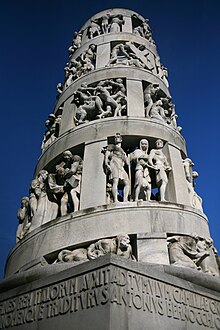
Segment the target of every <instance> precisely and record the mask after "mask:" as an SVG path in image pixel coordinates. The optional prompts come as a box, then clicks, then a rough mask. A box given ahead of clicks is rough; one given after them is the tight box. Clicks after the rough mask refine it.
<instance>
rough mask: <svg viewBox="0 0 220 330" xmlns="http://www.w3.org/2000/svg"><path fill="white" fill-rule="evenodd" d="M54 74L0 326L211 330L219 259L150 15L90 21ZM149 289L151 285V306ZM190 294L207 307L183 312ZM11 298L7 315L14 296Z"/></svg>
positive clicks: (114, 12)
mask: <svg viewBox="0 0 220 330" xmlns="http://www.w3.org/2000/svg"><path fill="white" fill-rule="evenodd" d="M64 71H65V79H64V83H59V84H58V85H57V92H58V95H57V102H56V105H55V109H54V113H53V114H50V115H49V117H48V119H47V121H46V123H45V126H46V132H45V134H44V138H43V142H42V155H41V157H40V158H39V161H38V163H37V166H36V171H35V176H34V180H32V182H31V184H30V193H29V196H28V197H27V196H26V197H24V198H22V204H21V207H20V208H19V211H18V219H19V222H20V224H19V227H18V231H17V244H16V245H15V247H14V249H13V250H12V251H11V253H10V255H9V257H8V260H7V265H6V272H5V276H6V279H5V280H4V281H3V282H2V285H0V288H2V290H3V291H4V290H5V289H6V288H7V289H12V288H13V287H15V286H20V285H24V284H25V282H24V280H23V279H24V278H26V279H28V281H30V282H31V283H32V284H31V286H30V284H29V285H28V286H26V287H25V288H24V286H22V287H21V288H23V289H21V291H20V293H19V290H18V291H16V293H15V292H12V291H10V292H12V293H9V296H10V297H11V298H10V299H11V301H12V302H11V304H9V305H10V306H11V308H10V307H8V309H7V308H6V307H5V306H6V305H4V303H3V304H2V305H1V304H0V306H3V307H2V310H3V312H2V314H1V322H0V328H2V329H3V328H7V327H8V328H9V327H13V326H14V325H17V326H19V327H18V328H19V329H26V328H27V329H32V327H33V329H46V327H47V328H48V326H49V327H53V326H56V328H57V323H56V322H58V328H59V329H61V327H62V328H63V326H64V325H65V329H70V328H71V325H72V326H75V327H76V328H78V329H93V328H94V329H119V328H120V329H128V328H129V329H143V328H146V329H148V328H147V327H146V324H147V323H148V322H149V329H170V328H173V329H174V328H175V329H185V328H186V327H187V329H197V328H200V329H201V327H202V328H205V327H210V328H217V329H220V321H219V320H220V319H219V318H218V317H217V315H218V314H219V311H220V309H218V308H219V306H220V305H219V302H217V300H216V296H215V293H214V291H215V290H217V289H216V288H217V283H218V279H214V278H212V276H211V275H215V276H217V277H218V275H219V269H218V258H217V257H216V252H215V250H214V247H213V244H212V240H211V237H210V233H209V227H208V221H207V218H206V216H205V214H204V213H203V209H202V200H201V198H200V197H199V196H198V195H197V194H196V192H195V190H194V179H195V178H196V177H197V176H198V174H197V172H195V171H193V170H192V167H193V165H194V164H193V162H192V161H191V159H190V158H188V155H187V152H186V145H185V140H184V138H183V136H182V135H181V127H179V126H178V125H177V115H176V112H175V106H174V104H173V103H172V98H171V96H170V92H169V84H168V71H167V68H165V67H164V66H163V65H162V64H161V61H160V57H159V55H158V52H157V49H156V45H155V42H154V40H153V37H152V31H151V29H150V26H149V22H148V20H146V19H145V18H143V17H142V16H140V15H139V14H137V13H135V12H133V11H130V10H125V9H111V10H106V11H103V12H101V13H98V14H97V15H95V16H93V17H92V18H91V19H90V20H89V21H87V22H86V24H85V25H84V26H83V27H82V29H81V30H80V31H79V32H76V33H75V35H74V40H73V42H72V45H71V46H70V48H69V62H68V63H67V64H66V66H65V68H64ZM109 253H112V254H115V255H116V256H105V257H104V256H103V255H105V254H109ZM101 256H102V258H99V257H101ZM94 259H97V260H94ZM91 260H93V261H91ZM85 261H89V262H85ZM79 263H80V265H78V264H79ZM149 263H150V264H154V265H151V267H152V269H153V272H152V273H151V271H146V269H148V265H149ZM161 265H164V266H163V268H161V267H162V266H161ZM171 265H172V266H171ZM73 266H74V267H73ZM177 266H178V267H177ZM72 267H73V268H72ZM66 268H71V269H69V270H66V273H65V272H64V273H62V275H59V274H60V271H61V270H64V269H66ZM71 271H72V273H71ZM165 273H166V274H165ZM167 273H169V274H172V276H171V275H167ZM51 274H55V275H54V277H50V276H49V275H51ZM65 274H66V275H65ZM73 274H74V280H71V276H73ZM82 274H88V276H90V277H89V278H90V280H88V278H87V280H85V278H84V277H83V276H85V275H82ZM89 274H90V275H89ZM91 274H93V275H91ZM109 274H110V275H109ZM112 274H113V275H112ZM137 274H139V275H137ZM45 275H47V276H48V280H46V282H45ZM174 275H175V276H177V277H174ZM77 276H78V277H77ZM91 276H92V277H91ZM183 276H184V277H185V279H187V280H188V281H191V282H192V283H195V278H196V284H197V286H196V287H193V284H192V285H191V287H190V285H189V284H188V282H186V281H184V280H180V279H178V277H183ZM39 278H40V279H41V278H43V279H41V281H42V282H39V281H38V282H35V281H34V280H35V279H39ZM76 278H77V279H78V282H77V283H80V284H77V285H78V286H77V285H76V282H75V281H76ZM149 278H151V280H149ZM202 278H203V279H204V278H205V279H206V282H207V283H209V284H208V286H207V285H206V288H205V289H204V292H205V293H204V292H203V291H202V288H200V289H199V288H198V285H203V284H202V283H203V281H202ZM207 278H208V280H207ZM71 281H72V282H71ZM84 281H85V282H84ZM88 281H89V282H88ZM126 281H127V282H126ZM147 281H152V283H150V282H149V284H147V283H148V282H147ZM90 282H91V283H93V284H91V283H90ZM125 282H126V284H125ZM39 283H40V284H39ZM62 283H63V284H62ZM65 283H66V284H65ZM210 283H211V284H210ZM114 284H115V285H116V286H118V289H115V290H116V291H115V293H114V288H113V286H114ZM53 285H54V289H52V286H53ZM71 285H72V287H71ZM124 285H126V286H127V294H125V292H123V293H122V291H120V290H121V289H120V287H121V288H122V287H123V286H124ZM148 285H149V286H151V288H154V289H152V290H153V291H155V290H156V291H157V290H159V291H158V292H156V291H155V292H153V291H152V290H151V291H152V292H151V294H152V300H149V290H150V287H148ZM111 286H112V287H111ZM45 287H47V292H48V293H45V294H46V295H48V296H47V297H46V296H44V293H43V288H45ZM55 287H56V289H55ZM99 287H100V290H101V291H100V292H98V290H99V289H98V288H99ZM140 287H141V288H142V289H140ZM207 287H208V289H207ZM94 288H96V289H94ZM180 288H181V289H180ZM14 290H15V289H14ZM22 290H23V291H22ZM45 290H46V289H45ZM56 290H58V291H56ZM77 290H78V291H77ZM94 290H95V291H94ZM135 290H136V291H139V290H140V291H141V292H142V293H141V295H139V294H138V293H137V294H136V293H135V292H136V291H135ZM178 290H182V291H181V292H182V294H183V292H184V297H185V298H184V299H183V297H182V298H181V299H182V300H181V299H180V300H181V301H180V300H178V299H179V298H178V299H177V298H175V297H176V296H175V294H174V293H175V292H177V291H178ZM187 290H188V291H187ZM193 290H194V291H193ZM196 290H198V291H196ZM200 290H201V291H202V292H200ZM208 290H209V291H208ZM212 290H214V291H212ZM55 291H56V292H55ZM70 291H71V292H70ZM87 291H88V292H90V294H91V296H87V298H85V297H83V296H82V292H84V293H85V294H86V292H87ZM96 291H97V292H96ZM168 291H169V292H171V291H172V292H173V293H172V294H173V296H172V297H171V295H172V294H171V293H168ZM217 291H218V290H217ZM25 292H26V298H24V297H25ZM27 292H28V293H27ZM45 292H46V291H45ZM49 292H50V293H49ZM94 292H95V293H94ZM187 292H188V293H187ZM189 292H191V293H189ZM193 292H194V293H193ZM198 292H199V293H200V295H201V297H202V295H203V296H204V295H205V296H206V297H207V298H206V305H207V306H208V305H209V307H207V306H206V309H205V308H204V309H202V307H201V306H200V307H198V306H197V307H196V306H195V304H194V305H193V304H191V305H190V302H189V300H190V299H191V298H189V297H196V294H197V296H198V297H197V299H201V298H200V296H199V295H198ZM21 293H22V294H23V295H22V296H21V298H19V299H20V300H19V301H20V306H21V308H18V307H17V305H16V303H15V302H14V304H13V299H15V300H14V301H16V299H18V298H12V297H15V296H16V297H18V295H19V294H20V295H21ZM74 294H75V296H74ZM143 294H144V295H145V298H143V297H142V296H143ZM187 294H188V296H187ZM71 295H72V298H71V299H72V300H71V302H70V298H68V299H67V297H69V296H71ZM128 295H129V297H128ZM190 295H191V296H190ZM9 296H8V295H7V294H5V296H4V299H6V298H7V299H8V301H9ZM55 296H56V297H55ZM73 296H74V299H73ZM65 297H66V298H65ZM77 297H81V298H77ZM146 297H147V298H146ZM187 297H188V298H187ZM25 299H26V302H24V300H25ZM64 299H66V300H65V301H66V302H65V301H64ZM77 299H80V302H79V301H77ZM144 299H145V300H144ZM146 299H148V301H147V300H146ZM150 299H151V298H150ZM175 299H176V300H175ZM192 299H194V298H192ZM195 299H196V298H195ZM211 299H214V300H213V301H212V300H211ZM54 301H58V302H57V303H55V302H54ZM73 301H74V302H73ZM54 304H55V305H54ZM65 304H66V305H65ZM178 304H179V306H180V307H179V306H177V305H178ZM181 304H182V305H181ZM15 305H16V306H15ZM61 305H62V306H61ZM188 305H189V308H191V309H192V308H194V309H192V310H193V312H190V311H189V308H188V307H187V308H188V309H187V311H185V310H183V309H184V308H185V309H186V306H188ZM7 306H8V305H7ZM210 306H212V307H210ZM213 306H214V307H213ZM93 307H94V308H93ZM116 307H117V308H118V310H117V308H116ZM16 308H18V309H16ZM27 308H30V310H29V312H28V310H27ZM31 308H32V309H31ZM196 308H197V309H198V310H199V311H198V310H197V311H196ZM6 309H7V310H6ZM131 309H132V311H133V313H132V314H131V315H130V316H129V315H127V313H128V310H131ZM146 310H148V312H146ZM175 310H178V311H176V312H175ZM19 311H23V314H22V313H21V314H22V315H23V316H20V319H21V320H20V319H19V320H20V321H19V320H18V319H17V313H19ZM215 311H216V313H215ZM12 312H15V315H16V316H14V319H13V316H10V317H9V316H8V318H7V315H11V314H10V313H12ZM70 312H71V313H70ZM25 313H26V314H25ZM28 313H29V314H28ZM98 313H99V315H101V316H100V320H98ZM100 313H101V314H100ZM108 313H110V314H111V317H110V316H109V315H110V314H108ZM118 313H119V314H118ZM120 313H123V316H121V315H122V314H120ZM175 313H176V314H175ZM187 313H188V314H187ZM190 313H194V314H192V315H191V314H190ZM196 313H197V314H196ZM202 313H203V314H204V315H205V316H204V315H203V314H202ZM12 314H13V313H12ZM64 314H65V315H64ZM66 314H68V315H66ZM36 315H38V316H36ZM107 315H108V316H107ZM139 315H141V317H139ZM202 315H203V316H202ZM210 315H211V316H210ZM84 317H85V318H84ZM107 317H108V319H106V318H107ZM15 318H16V320H15ZM109 318H110V319H109ZM163 319H165V323H164V322H163ZM194 319H195V320H194ZM13 320H14V321H13ZM56 320H58V321H56ZM7 322H8V323H7ZM10 322H11V323H10ZM13 322H14V323H13ZM79 322H80V323H79ZM8 324H9V326H7V325H8ZM55 324H56V325H55ZM79 324H80V326H79ZM183 324H184V326H186V327H182V326H183ZM1 326H2V327H1ZM36 327H37V328H36Z"/></svg>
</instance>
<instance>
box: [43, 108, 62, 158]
mask: <svg viewBox="0 0 220 330" xmlns="http://www.w3.org/2000/svg"><path fill="white" fill-rule="evenodd" d="M60 124H61V115H58V116H57V117H56V116H55V115H54V114H53V113H52V114H50V115H49V116H48V119H47V120H46V122H45V126H46V128H47V130H46V132H45V133H44V138H43V141H42V144H41V149H42V151H43V152H44V151H45V149H46V148H47V147H48V146H49V145H50V144H51V143H52V142H53V141H55V140H56V139H57V137H58V136H59V131H60Z"/></svg>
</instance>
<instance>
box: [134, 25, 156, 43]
mask: <svg viewBox="0 0 220 330" xmlns="http://www.w3.org/2000/svg"><path fill="white" fill-rule="evenodd" d="M133 33H134V34H136V35H137V36H139V37H143V38H145V39H147V40H148V41H149V42H150V43H152V44H155V42H154V40H153V38H152V30H151V28H150V26H149V19H145V20H144V21H143V22H140V24H139V25H137V26H135V27H134V28H133Z"/></svg>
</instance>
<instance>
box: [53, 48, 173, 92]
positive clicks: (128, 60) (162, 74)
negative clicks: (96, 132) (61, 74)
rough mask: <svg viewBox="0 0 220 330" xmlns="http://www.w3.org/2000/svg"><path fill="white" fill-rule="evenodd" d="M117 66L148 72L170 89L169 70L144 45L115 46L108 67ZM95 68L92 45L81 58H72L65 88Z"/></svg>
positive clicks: (66, 71)
mask: <svg viewBox="0 0 220 330" xmlns="http://www.w3.org/2000/svg"><path fill="white" fill-rule="evenodd" d="M115 65H128V66H134V67H138V68H142V69H145V70H148V71H150V72H152V73H153V74H155V75H157V76H158V77H159V78H160V79H161V80H162V81H163V82H164V84H165V85H166V86H167V87H169V83H168V80H167V78H168V70H167V68H166V67H165V66H163V65H162V64H161V63H160V57H159V56H158V55H154V54H153V53H152V52H150V51H149V50H148V49H147V48H146V46H144V45H139V44H134V43H133V42H126V43H118V44H117V45H115V46H114V47H113V48H112V50H111V53H110V59H109V62H108V63H107V64H106V67H108V66H115ZM95 66H96V46H95V45H94V44H91V45H89V47H88V49H87V50H85V51H83V52H82V54H81V55H80V56H78V57H77V58H76V59H73V58H71V59H70V61H69V62H68V63H67V64H66V66H65V68H64V71H65V84H64V88H67V87H68V86H69V85H70V84H71V83H72V82H73V81H74V80H75V79H77V78H79V77H80V76H81V75H83V74H86V73H89V72H91V71H93V70H94V69H95ZM60 91H61V90H60ZM62 91H63V89H62ZM62 91H61V92H62Z"/></svg>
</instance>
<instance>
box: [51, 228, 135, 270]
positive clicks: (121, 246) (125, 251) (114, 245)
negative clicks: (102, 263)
mask: <svg viewBox="0 0 220 330" xmlns="http://www.w3.org/2000/svg"><path fill="white" fill-rule="evenodd" d="M108 253H113V254H116V255H118V256H122V257H123V258H125V259H128V260H134V261H136V258H135V257H134V255H133V253H132V247H131V245H130V238H129V236H128V235H126V234H120V235H118V236H116V237H115V238H104V239H100V240H99V241H97V242H95V243H92V244H91V245H90V246H89V247H88V248H87V249H84V248H80V249H75V250H73V251H71V250H67V249H66V250H62V251H61V252H60V253H59V254H58V259H57V260H56V261H55V263H57V262H74V261H75V262H76V261H88V260H93V259H96V258H98V257H101V256H103V255H105V254H108Z"/></svg>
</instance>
